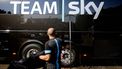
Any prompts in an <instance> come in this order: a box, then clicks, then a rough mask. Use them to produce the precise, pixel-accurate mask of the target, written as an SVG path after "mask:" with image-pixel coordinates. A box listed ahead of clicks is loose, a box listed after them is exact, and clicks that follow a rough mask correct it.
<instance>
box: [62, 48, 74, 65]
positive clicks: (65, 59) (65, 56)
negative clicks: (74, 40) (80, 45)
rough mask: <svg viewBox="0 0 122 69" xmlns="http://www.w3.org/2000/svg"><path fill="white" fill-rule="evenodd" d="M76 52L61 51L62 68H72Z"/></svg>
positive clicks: (70, 50) (71, 50)
mask: <svg viewBox="0 0 122 69" xmlns="http://www.w3.org/2000/svg"><path fill="white" fill-rule="evenodd" d="M75 58H76V52H75V50H74V49H73V48H72V49H69V48H64V49H62V51H61V64H62V66H72V65H73V63H74V62H75Z"/></svg>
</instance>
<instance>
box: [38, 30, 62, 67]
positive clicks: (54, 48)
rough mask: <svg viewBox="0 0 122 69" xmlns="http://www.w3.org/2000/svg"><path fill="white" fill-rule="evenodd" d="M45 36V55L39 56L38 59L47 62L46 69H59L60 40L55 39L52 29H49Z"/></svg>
mask: <svg viewBox="0 0 122 69" xmlns="http://www.w3.org/2000/svg"><path fill="white" fill-rule="evenodd" d="M47 35H48V37H49V40H48V41H47V42H46V44H45V55H40V56H39V59H41V60H44V61H47V63H46V69H60V53H61V39H59V38H56V35H55V29H54V28H49V29H48V31H47Z"/></svg>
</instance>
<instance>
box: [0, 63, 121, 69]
mask: <svg viewBox="0 0 122 69" xmlns="http://www.w3.org/2000/svg"><path fill="white" fill-rule="evenodd" d="M8 66H9V64H0V69H7V67H8ZM39 69H42V68H39ZM61 69H122V66H78V67H72V68H70V67H67V68H66V67H65V68H61Z"/></svg>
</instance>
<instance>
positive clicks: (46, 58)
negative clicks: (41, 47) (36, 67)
mask: <svg viewBox="0 0 122 69" xmlns="http://www.w3.org/2000/svg"><path fill="white" fill-rule="evenodd" d="M50 56H51V55H50V54H46V55H40V56H39V59H41V60H44V61H49V59H50Z"/></svg>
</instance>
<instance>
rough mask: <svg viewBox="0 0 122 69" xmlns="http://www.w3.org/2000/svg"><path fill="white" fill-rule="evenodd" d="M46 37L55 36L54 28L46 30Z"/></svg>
mask: <svg viewBox="0 0 122 69" xmlns="http://www.w3.org/2000/svg"><path fill="white" fill-rule="evenodd" d="M47 35H48V36H55V29H54V28H48V30H47Z"/></svg>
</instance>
